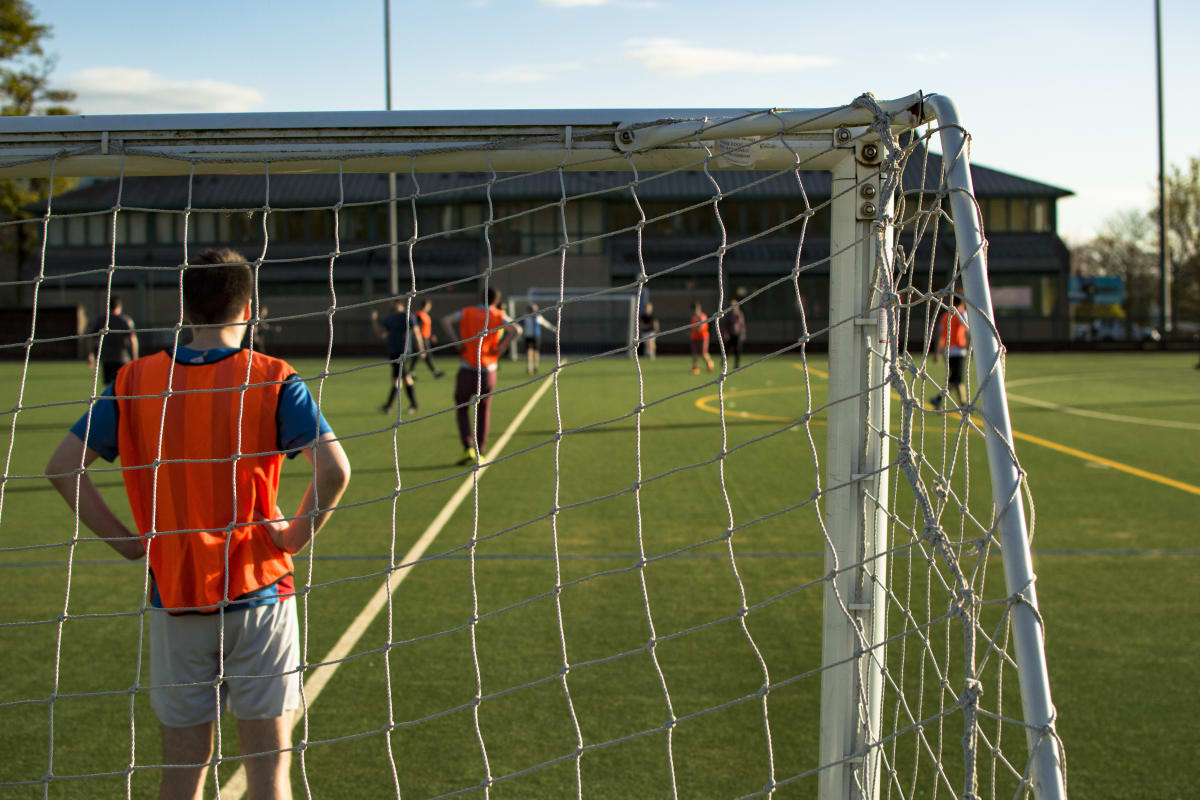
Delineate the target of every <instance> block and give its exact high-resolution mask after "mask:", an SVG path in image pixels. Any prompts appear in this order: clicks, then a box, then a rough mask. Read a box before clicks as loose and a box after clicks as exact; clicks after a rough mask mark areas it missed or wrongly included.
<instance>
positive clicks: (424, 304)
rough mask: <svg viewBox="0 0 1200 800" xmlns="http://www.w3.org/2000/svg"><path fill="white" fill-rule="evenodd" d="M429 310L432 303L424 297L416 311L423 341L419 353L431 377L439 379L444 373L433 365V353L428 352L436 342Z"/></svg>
mask: <svg viewBox="0 0 1200 800" xmlns="http://www.w3.org/2000/svg"><path fill="white" fill-rule="evenodd" d="M431 308H433V301H432V300H430V299H429V298H428V297H426V298H424V299H423V300H421V308H420V309H418V310H417V319H418V320H419V321H420V323H421V338H422V339H424V340H425V349H424V350H422V351H421V358H422V359H424V361H425V364H426V365H427V366H428V367H429V371H430V372H432V373H433V377H435V378H440V377H442V375H443V374H444V373H443V372H442V371H441V370H440V369H438V368H437V367H435V366H434V365H433V352H432V351H431V350H430V348H431V347H432V346H433V343H434V342H436V341H437V334H436V333H434V332H433V317H431V316H430V315H429V309H431Z"/></svg>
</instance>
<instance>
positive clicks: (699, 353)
mask: <svg viewBox="0 0 1200 800" xmlns="http://www.w3.org/2000/svg"><path fill="white" fill-rule="evenodd" d="M690 325H691V331H690V334H689V335H690V337H691V343H692V374H693V375H699V374H700V359H701V358H702V357H703V358H704V363H705V364H707V365H708V371H709V372H712V371H713V360H712V356H710V355H709V354H708V337H709V333H708V315H707V314H705V313H704V312H703V311H702V310H701V308H700V304H699V303H692V319H691V322H690Z"/></svg>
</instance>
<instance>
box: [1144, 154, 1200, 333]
mask: <svg viewBox="0 0 1200 800" xmlns="http://www.w3.org/2000/svg"><path fill="white" fill-rule="evenodd" d="M1167 212H1168V213H1167V254H1168V259H1169V261H1170V263H1171V310H1172V314H1173V317H1174V319H1175V321H1176V323H1183V324H1184V327H1190V326H1195V325H1196V324H1197V323H1200V158H1197V157H1195V156H1193V157H1192V158H1191V159H1189V161H1188V165H1187V167H1186V168H1181V167H1179V166H1178V165H1176V164H1172V165H1171V168H1170V170H1168V172H1167ZM1150 217H1151V219H1153V220H1154V222H1155V225H1157V224H1158V209H1157V208H1156V209H1154V210H1153V211H1152V212H1150Z"/></svg>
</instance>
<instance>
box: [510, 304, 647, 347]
mask: <svg viewBox="0 0 1200 800" xmlns="http://www.w3.org/2000/svg"><path fill="white" fill-rule="evenodd" d="M639 300H640V298H639V297H638V293H637V292H631V291H628V290H620V291H615V292H614V291H613V290H612V289H609V288H607V287H572V288H570V289H566V288H564V291H563V294H562V296H561V297H560V296H559V291H558V288H557V287H555V288H552V289H551V288H546V287H537V286H531V287H530V288H529V289H526V290H525V294H522V295H516V296H515V297H510V298H508V315H509V316H510V317H512V318H513V319H514V320H516V321H517V322H518V324H521V325H523V324H524V321H525V319H526V318H528V317H530V316H531V314H530V312H529V309H530V307H531V306H533V305H536V306H537V313H539V314H542V316H543V317H545V319H546V321H547V322H549V323H550V324H551V325H554V324H555V322H554V318H552V317H546V316H545V311H544V310H543V309H548V308H549V309H554V308H560V307H561V308H563V309H564V310H565V309H566V308H567V307H568V306H569V307H570V316H571V324H570V325H569V326H568V327H565V328H564V329H563V332H562V334H561V335H559V336H557V337H556V341H557V342H558V345H559V347H560V348H561V349H562V352H564V353H573V354H578V353H620V354H622V355H625V356H627V357H629V358H633V349H634V347H635V345H636V342H637V335H638V302H639ZM546 335H547V337H548V336H549V333H548V332H547V334H546ZM522 347H524V345H523V344H522V343H521V342H520V341H518V340H516V339H514V340H513V343H512V346H511V348H510V351H509V355H510V357H511V358H512V359H513V360H514V361H515V360H517V359H518V358H520V352H519V351H520V350H521V348H522Z"/></svg>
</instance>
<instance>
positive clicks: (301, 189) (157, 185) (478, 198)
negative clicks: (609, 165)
mask: <svg viewBox="0 0 1200 800" xmlns="http://www.w3.org/2000/svg"><path fill="white" fill-rule="evenodd" d="M919 155H920V154H919V153H918V154H917V156H919ZM917 156H914V157H912V158H910V159H909V161H908V165H907V167H906V169H905V174H904V187H905V190H906V191H916V190H917V189H918V188H919V187H920V186H921V185H922V181H921V177H922V175H921V172H922V170H921V167H922V163H924V166H925V181H924V186H926V187H936V186H937V185H938V176H939V174H940V170H941V156H940V155H938V154H937V153H932V154H930V156H929V158H928V159H927V160H926V159H923V158H919V157H917ZM711 176H712V177H711V178H710V177H709V175H707V174H705V173H704V172H697V171H677V172H669V173H643V174H642V175H640V176H639V179H638V183H637V186H636V192H637V195H638V197H639V198H642V199H646V200H655V199H686V198H693V197H708V196H710V195H711V194H712V193H713V190H714V186H713V182H714V181H715V182H716V185H717V187H719V188H720V191H722V192H723V193H727V194H728V193H736V196H738V197H741V198H761V199H769V198H781V197H795V196H796V188H797V187H796V182H795V178H794V177H793V175H792V173H791V172H783V173H777V172H764V171H740V170H716V171H713V172H712V173H711ZM971 176H972V180H973V181H974V185H975V192H976V194H977V195H978V196H980V197H987V196H1023V197H1046V198H1059V197H1067V196H1069V195H1071V194H1072V192H1070V191H1069V190H1067V189H1061V188H1059V187H1056V186H1051V185H1049V184H1046V183H1040V182H1038V181H1033V180H1029V179H1028V178H1022V177H1020V176H1017V175H1013V174H1011V173H1007V172H1001V171H999V170H994V169H990V168H988V167H982V166H978V165H972V167H971ZM801 178H802V181H803V183H804V189H805V191H806V192H807V193H808V194H810V195H812V196H815V197H828V196H829V194H830V175H829V173H827V172H802V173H801ZM632 179H633V176H632V174H631V173H628V172H565V173H563V175H562V182H561V183H560V178H559V174H558V173H557V172H556V171H555V170H549V171H546V172H539V173H533V174H519V175H516V174H500V175H497V176H496V179H495V180H494V181H489V176H488V175H487V174H484V173H446V172H434V173H425V174H420V175H418V176H417V177H416V178H415V179H414V178H413V177H412V176H410V175H397V176H396V184H397V185H396V191H397V196H398V197H400V198H402V199H404V200H408V199H409V198H411V197H414V196H416V197H417V198H418V202H420V201H421V200H422V199H424V200H425V201H427V202H430V203H464V202H483V201H485V199H486V198H487V196H488V195H489V194H490V196H491V197H492V199H493V200H538V199H541V200H545V199H554V198H558V197H561V196H562V193H563V189H564V187H565V190H566V194H567V195H568V196H570V197H576V196H580V195H586V194H590V193H597V196H598V197H603V196H605V195H609V196H613V197H615V196H623V197H628V192H629V186H630V182H631V181H632ZM269 187H270V194H269V200H270V205H271V207H272V208H308V207H330V206H332V205H334V204H335V203H337V202H338V201H339V199H340V200H341V201H342V202H344V203H370V202H381V201H384V200H386V199H387V197H388V181H387V175H386V174H382V173H372V174H352V175H344V176H343V177H342V178H341V180H340V185H339V178H338V176H337V175H324V174H322V175H278V176H272V177H271V178H270V183H269ZM267 189H268V182H267V179H266V178H265V177H264V176H260V175H199V176H196V177H194V178H191V179H189V178H188V177H187V176H176V177H129V178H125V179H124V180H119V179H116V178H110V179H104V180H95V181H91V182H89V183H87V184H86V185H84V186H81V187H79V188H76V189H74V190H72V191H69V192H66V193H64V194H62V195H59V196H58V197H55V198H54V201H53V208H54V211H55V212H58V213H70V212H83V211H96V210H99V209H104V208H112V207H114V206H115V205H116V204H117V199H118V193H119V196H120V204H121V207H122V208H125V209H139V208H145V209H182V208H185V207H187V205H188V202H189V197H190V201H191V206H192V208H195V209H250V208H262V207H263V206H264V205H265V204H266V202H267V200H268V191H267ZM927 190H928V189H927ZM37 210H38V211H41V210H42V209H37Z"/></svg>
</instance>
